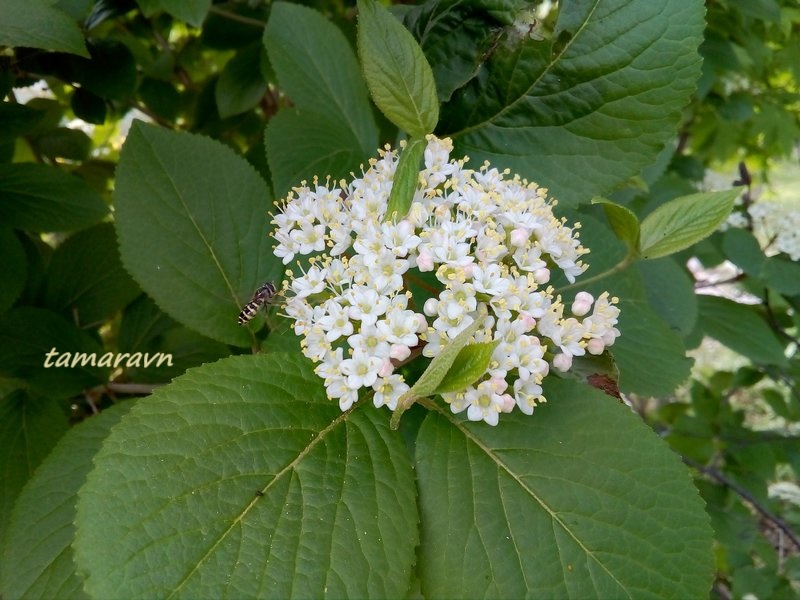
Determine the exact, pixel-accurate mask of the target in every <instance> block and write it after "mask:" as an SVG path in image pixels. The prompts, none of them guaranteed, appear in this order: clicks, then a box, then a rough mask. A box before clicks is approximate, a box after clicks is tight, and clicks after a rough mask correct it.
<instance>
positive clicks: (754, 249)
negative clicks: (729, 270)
mask: <svg viewBox="0 0 800 600" xmlns="http://www.w3.org/2000/svg"><path fill="white" fill-rule="evenodd" d="M722 250H723V252H725V256H726V257H727V259H728V260H730V261H731V262H732V263H734V264H735V265H736V266H737V267H739V268H740V269H741V270H742V271H744V272H745V273H747V274H748V275H751V276H753V277H758V276H759V274H760V273H761V268H762V267H763V266H764V259H765V257H764V251H763V250H761V246H760V245H759V243H758V240H757V239H756V238H755V236H754V235H753V234H752V233H751V232H749V231H747V230H745V229H729V230H728V231H726V232H725V233H724V234H723V235H722Z"/></svg>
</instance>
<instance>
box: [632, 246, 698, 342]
mask: <svg viewBox="0 0 800 600" xmlns="http://www.w3.org/2000/svg"><path fill="white" fill-rule="evenodd" d="M636 269H637V271H638V272H639V275H641V277H642V281H643V283H644V286H645V292H646V293H647V301H648V302H649V303H650V306H651V307H652V308H653V310H655V312H656V313H657V314H658V315H659V316H660V317H661V318H662V319H664V321H666V322H667V323H669V324H670V325H671V326H672V327H673V328H675V329H677V330H678V331H679V332H680V333H681V335H684V336H686V335H689V334H690V333H691V332H692V329H693V328H694V325H695V322H696V321H697V295H696V294H695V293H694V281H693V280H692V278H691V277H689V275H688V274H687V273H686V270H685V269H684V268H683V267H681V266H680V265H679V264H678V263H677V262H676V261H675V260H674V259H672V258H659V259H656V260H647V261H642V262H639V263H637V264H636Z"/></svg>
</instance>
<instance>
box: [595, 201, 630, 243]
mask: <svg viewBox="0 0 800 600" xmlns="http://www.w3.org/2000/svg"><path fill="white" fill-rule="evenodd" d="M592 204H600V205H602V207H603V212H604V213H605V215H606V219H608V224H609V225H611V229H612V231H613V232H614V234H615V235H616V236H617V237H618V238H619V239H620V240H622V241H623V242H624V243H625V245H626V246H627V247H628V248H629V249H630V250H633V251H637V250H638V248H639V219H638V217H637V216H636V215H635V214H634V213H633V211H632V210H630V209H629V208H628V207H626V206H622V205H621V204H617V203H616V202H612V201H611V200H606V199H605V198H592Z"/></svg>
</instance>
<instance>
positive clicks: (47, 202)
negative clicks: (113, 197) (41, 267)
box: [0, 163, 108, 232]
mask: <svg viewBox="0 0 800 600" xmlns="http://www.w3.org/2000/svg"><path fill="white" fill-rule="evenodd" d="M107 213H108V207H106V205H105V203H104V202H103V199H102V198H101V197H100V196H99V195H98V194H97V193H96V192H95V191H94V190H92V189H91V188H90V187H89V186H88V185H87V184H86V183H85V182H84V181H83V180H82V179H80V178H78V177H75V176H74V175H70V174H69V173H67V172H65V171H63V170H62V169H59V168H57V167H50V166H47V165H40V164H34V163H20V164H0V222H2V223H3V224H6V225H10V226H12V227H18V228H19V229H27V230H29V231H37V232H39V231H69V230H71V229H80V228H81V227H86V226H88V225H93V224H94V223H97V222H98V221H99V220H100V219H102V218H103V217H104V216H105V215H106V214H107Z"/></svg>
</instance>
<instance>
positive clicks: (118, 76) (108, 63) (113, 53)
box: [69, 39, 137, 102]
mask: <svg viewBox="0 0 800 600" xmlns="http://www.w3.org/2000/svg"><path fill="white" fill-rule="evenodd" d="M89 53H90V54H91V59H83V58H72V59H71V60H70V69H69V80H70V81H75V82H77V83H79V84H81V87H83V88H85V89H86V90H89V91H90V92H94V93H95V94H97V95H98V96H100V97H101V98H108V99H110V100H118V101H120V102H127V101H129V100H130V97H131V96H132V95H133V92H134V91H135V89H136V77H137V73H136V59H135V58H134V56H133V54H132V53H131V51H130V50H129V49H128V47H127V46H126V45H125V44H123V43H122V42H118V41H116V40H105V39H104V40H98V41H95V42H92V44H91V45H90V46H89Z"/></svg>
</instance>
